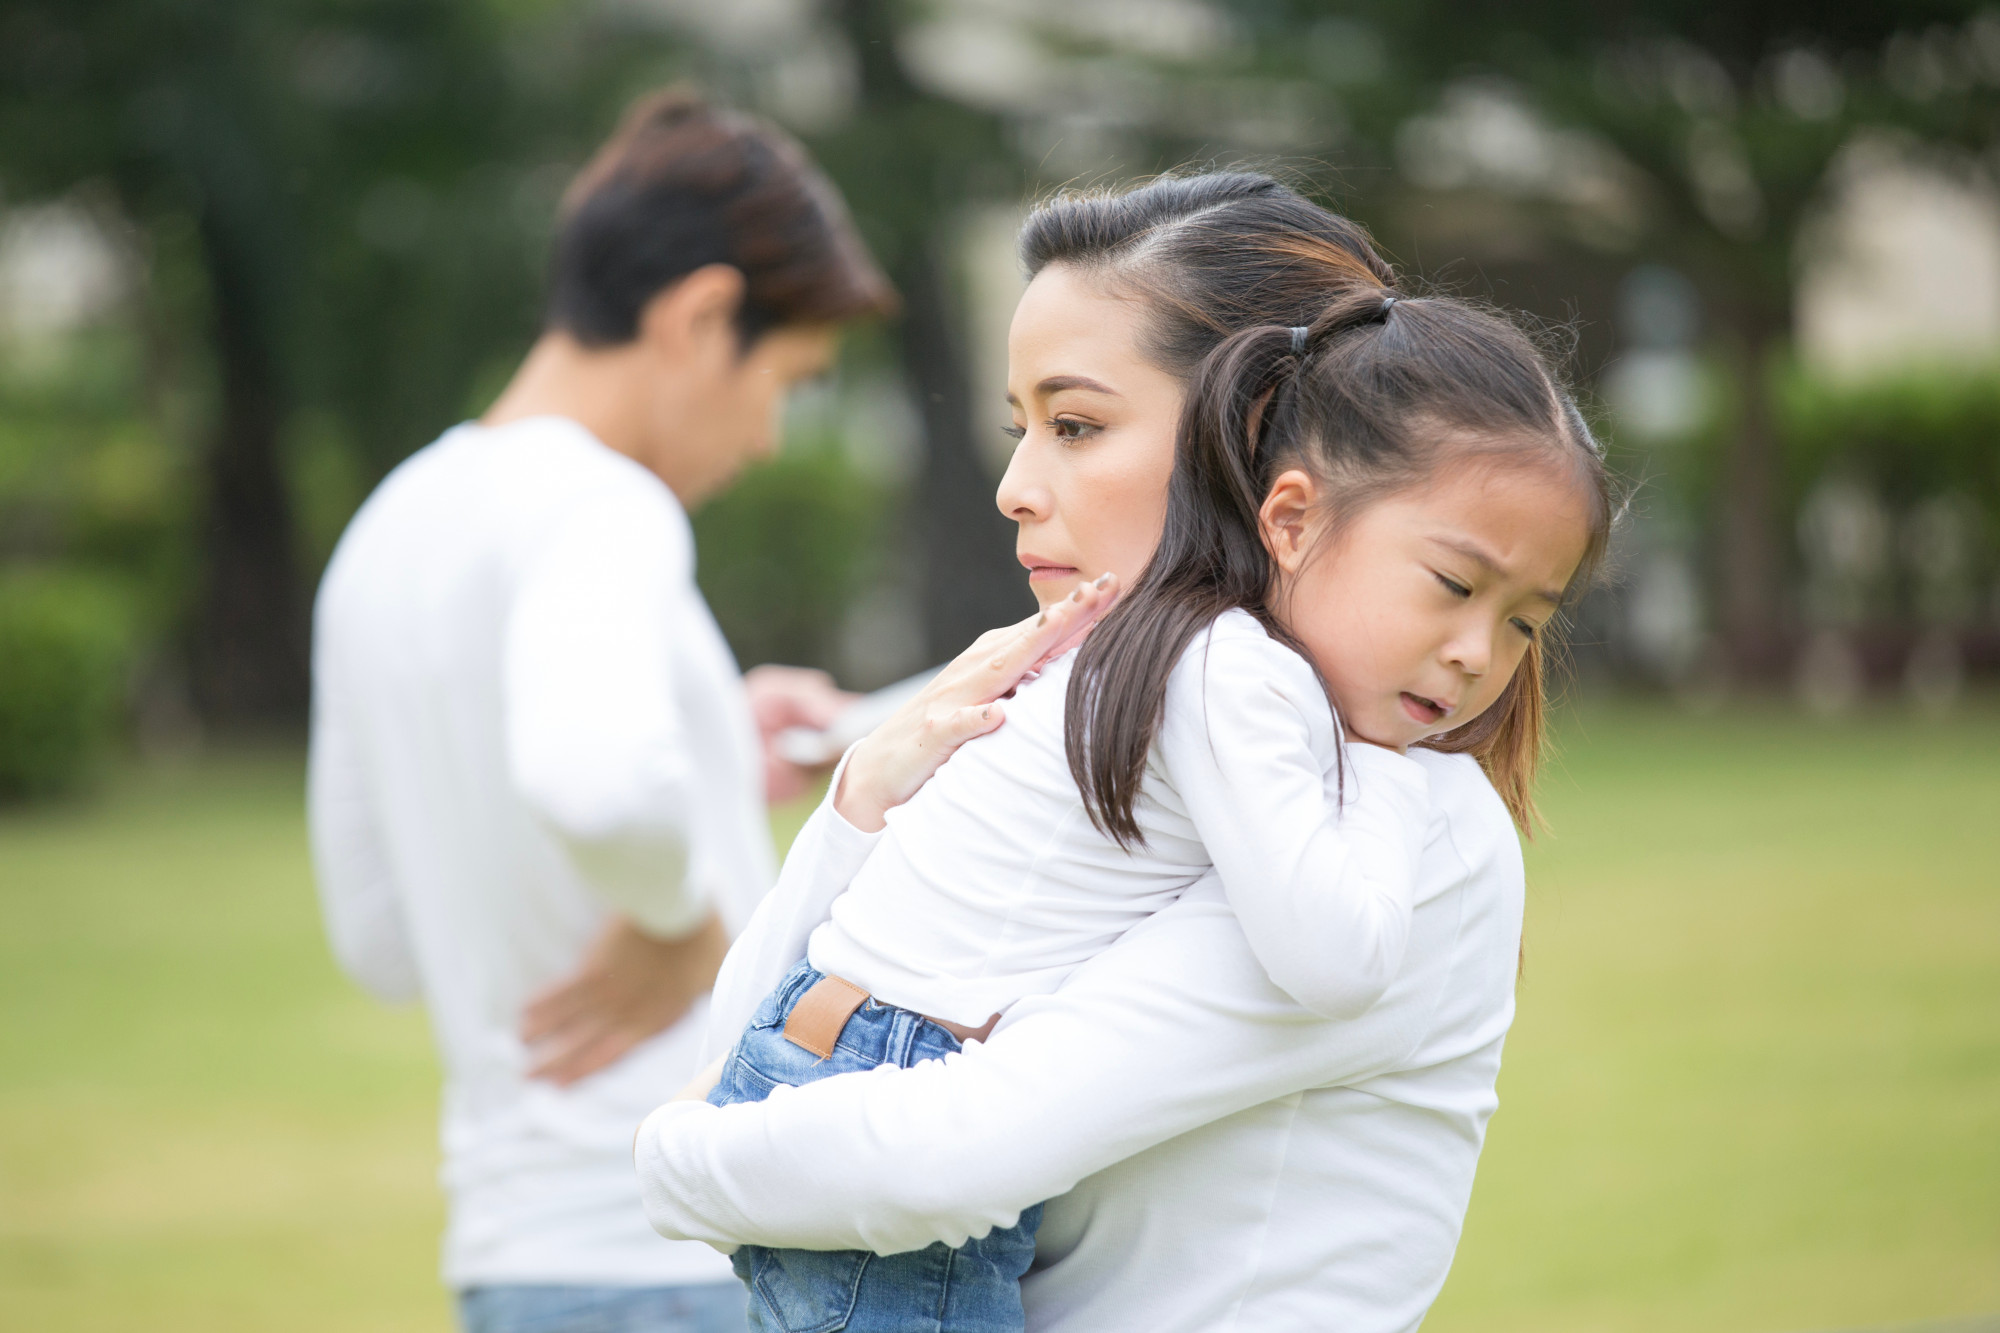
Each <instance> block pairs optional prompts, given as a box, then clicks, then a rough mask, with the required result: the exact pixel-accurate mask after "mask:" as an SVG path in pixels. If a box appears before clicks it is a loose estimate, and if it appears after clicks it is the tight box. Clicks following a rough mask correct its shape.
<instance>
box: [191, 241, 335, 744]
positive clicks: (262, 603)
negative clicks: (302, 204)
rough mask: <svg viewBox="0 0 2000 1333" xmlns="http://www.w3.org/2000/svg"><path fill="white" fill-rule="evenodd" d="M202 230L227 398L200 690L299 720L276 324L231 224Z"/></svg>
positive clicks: (201, 633)
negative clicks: (271, 324)
mask: <svg viewBox="0 0 2000 1333" xmlns="http://www.w3.org/2000/svg"><path fill="white" fill-rule="evenodd" d="M201 237H202V250H203V257H204V259H205V260H206V261H207V269H208V276H209V284H210V295H211V300H212V302H213V308H214V335H215V343H214V345H215V350H216V355H217V359H218V361H219V363H220V364H219V369H220V371H221V381H222V385H221V388H222V402H221V420H220V421H219V423H218V427H217V432H216V437H215V439H214V440H213V442H212V443H211V445H210V449H209V453H208V459H207V477H206V483H207V485H206V490H207V494H206V495H205V496H204V501H205V512H204V514H203V529H202V572H201V604H200V608H199V614H198V617H197V621H196V630H195V634H196V638H195V644H194V651H193V654H192V658H193V661H192V666H193V672H192V675H193V684H194V694H195V702H196V704H197V706H198V707H199V708H200V710H201V712H202V714H203V716H204V717H205V718H207V719H208V720H209V721H211V722H213V723H218V724H221V725H223V726H225V727H227V726H231V725H237V726H242V725H250V726H269V725H273V724H277V725H296V724H297V723H299V722H300V721H302V720H303V719H304V717H305V711H306V699H307V695H308V686H307V648H306V642H307V630H306V616H305V598H304V596H303V590H302V589H301V588H300V586H299V573H298V562H297V558H296V555H295V553H294V551H293V546H292V523H291V512H290V509H291V507H290V504H289V503H288V501H287V497H286V494H285V485H284V478H283V475H282V473H281V472H280V469H279V464H278V433H279V428H280V426H281V424H282V421H283V415H284V413H283V407H282V397H281V392H282V391H281V389H280V387H279V384H278V375H277V369H276V366H275V364H274V358H273V355H272V350H273V349H272V346H271V341H270V340H271V338H272V336H273V331H272V330H271V329H269V328H268V327H267V326H266V323H265V321H264V320H263V319H261V318H260V317H259V316H260V312H261V309H262V302H261V301H260V299H259V298H260V295H261V294H262V293H260V291H259V290H258V287H257V284H256V283H255V282H254V280H253V278H252V276H251V275H250V273H249V272H248V271H247V270H248V268H249V264H248V263H247V262H246V261H245V256H243V255H242V254H240V253H239V252H238V249H237V247H236V246H234V245H232V244H231V240H232V238H231V237H230V236H229V234H228V228H227V226H226V224H223V223H221V222H219V221H218V220H216V219H215V218H214V217H213V216H212V215H210V216H205V217H204V219H203V221H202V226H201Z"/></svg>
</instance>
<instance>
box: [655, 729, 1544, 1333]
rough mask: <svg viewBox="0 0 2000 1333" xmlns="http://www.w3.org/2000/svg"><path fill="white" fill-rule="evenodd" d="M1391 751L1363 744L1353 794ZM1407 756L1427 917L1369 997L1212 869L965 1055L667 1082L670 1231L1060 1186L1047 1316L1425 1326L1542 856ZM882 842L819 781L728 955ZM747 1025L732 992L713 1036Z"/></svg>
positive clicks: (1190, 1328) (947, 1209)
mask: <svg viewBox="0 0 2000 1333" xmlns="http://www.w3.org/2000/svg"><path fill="white" fill-rule="evenodd" d="M1010 725H1011V722H1010ZM1380 757H1383V756H1381V755H1380V752H1377V751H1373V750H1371V749H1369V748H1368V747H1356V748H1355V749H1354V750H1353V752H1352V767H1351V769H1350V771H1349V774H1348V782H1349V783H1350V784H1351V786H1352V788H1353V789H1354V790H1355V794H1356V797H1357V798H1358V799H1359V800H1362V801H1366V800H1367V799H1368V798H1369V794H1370V793H1371V792H1372V791H1376V790H1379V789H1380V787H1381V785H1382V784H1380V783H1378V782H1377V780H1376V779H1377V774H1376V773H1375V772H1373V771H1371V770H1372V766H1373V764H1374V761H1375V760H1377V759H1378V758H1380ZM1410 759H1411V761H1412V762H1415V763H1417V764H1420V765H1421V766H1422V767H1423V769H1424V770H1425V772H1426V774H1427V776H1428V779H1429V789H1430V794H1431V812H1430V815H1429V817H1428V819H1427V821H1426V822H1425V825H1424V831H1423V836H1422V853H1421V857H1420V860H1419V864H1418V868H1417V879H1416V891H1415V895H1414V902H1415V906H1414V911H1413V914H1412V922H1411V933H1410V941H1409V945H1408V948H1407V950H1406V951H1405V954H1404V958H1403V962H1402V966H1401V968H1400V970H1399V971H1398V973H1397V975H1396V977H1395V978H1394V980H1393V981H1392V983H1391V984H1390V986H1389V987H1388V989H1387V991H1386V992H1385V994H1384V995H1383V997H1382V998H1381V1000H1379V1001H1378V1002H1377V1003H1376V1004H1375V1005H1374V1006H1373V1007H1371V1008H1370V1009H1369V1010H1368V1011H1367V1012H1366V1013H1364V1014H1362V1015H1360V1016H1359V1017H1355V1018H1347V1019H1326V1018H1321V1017H1318V1016H1315V1015H1313V1014H1311V1013H1309V1012H1307V1011H1306V1010H1305V1009H1303V1008H1301V1007H1300V1006H1299V1005H1298V1004H1296V1003H1295V1002H1294V1001H1293V1000H1292V999H1291V998H1290V997H1289V996H1287V995H1286V994H1285V993H1284V992H1282V991H1281V990H1279V989H1278V988H1277V987H1276V986H1274V985H1273V984H1272V982H1271V979H1270V978H1269V977H1268V976H1267V974H1266V972H1265V970H1264V967H1263V965H1262V964H1261V963H1260V962H1259V961H1258V958H1257V955H1256V953H1255V951H1254V950H1253V949H1252V947H1251V945H1250V942H1249V940H1248V938H1247V937H1246V935H1245V933H1244V931H1243V929H1242V927H1241V924H1240V923H1239V921H1238V919H1237V916H1236V914H1235V913H1234V912H1233V911H1232V910H1231V907H1230V904H1229V901H1228V899H1227V898H1226V897H1225V895H1224V894H1223V893H1222V891H1221V889H1220V886H1219V885H1218V884H1217V883H1216V881H1215V880H1214V878H1213V877H1212V876H1211V877H1208V878H1205V879H1204V880H1203V881H1201V882H1200V883H1198V884H1197V885H1195V886H1194V887H1193V888H1191V889H1189V890H1188V891H1187V892H1186V893H1185V894H1183V895H1182V896H1181V897H1180V899H1179V900H1178V901H1176V902H1175V903H1173V904H1172V905H1171V906H1169V907H1167V908H1165V909H1164V910H1162V911H1161V912H1159V913H1157V914H1155V915H1154V916H1152V917H1150V918H1148V919H1147V920H1146V921H1144V922H1142V923H1141V924H1140V925H1139V926H1137V927H1135V928H1134V929H1133V930H1131V931H1130V932H1128V933H1127V934H1126V935H1125V936H1124V937H1123V938H1122V939H1120V940H1119V941H1118V942H1117V943H1115V944H1114V945H1112V947H1111V948H1109V949H1107V950H1105V951H1104V952H1103V953H1101V954H1099V955H1098V956H1096V957H1095V958H1093V959H1091V960H1090V961H1089V962H1087V963H1085V964H1083V965H1082V966H1081V967H1079V968H1077V969H1076V970H1075V971H1074V972H1073V973H1072V974H1071V975H1070V976H1069V977H1068V978H1067V980H1066V981H1065V982H1064V983H1063V985H1062V986H1061V987H1059V988H1058V989H1057V990H1056V991H1054V992H1053V993H1051V994H1048V995H1044V996H1035V997H1031V998H1029V999H1026V1000H1023V1001H1022V1002H1021V1003H1020V1004H1018V1005H1016V1006H1015V1007H1014V1008H1013V1009H1012V1010H1011V1011H1010V1012H1009V1013H1008V1015H1007V1016H1006V1017H1005V1018H1004V1019H1003V1020H1002V1022H1001V1023H1000V1025H999V1027H998V1028H997V1029H996V1031H995V1033H994V1035H993V1037H992V1038H991V1039H990V1040H989V1041H987V1042H985V1043H983V1044H982V1043H974V1044H971V1045H969V1046H968V1047H967V1048H966V1050H965V1051H964V1052H963V1053H962V1054H958V1055H954V1056H952V1057H950V1058H948V1059H947V1060H944V1061H941V1062H932V1063H927V1064H924V1065H920V1066H918V1067H916V1068H914V1069H909V1070H890V1069H881V1070H876V1071H873V1072H871V1073H867V1074H857V1075H845V1076H842V1077H839V1078H833V1079H827V1080H824V1081H822V1082H818V1083H813V1084H809V1085H807V1086H805V1087H799V1088H779V1089H777V1090H776V1091H774V1092H773V1094H772V1096H771V1097H770V1098H769V1099H768V1100H766V1101H763V1102H757V1103H744V1104H740V1105H735V1106H730V1107H726V1108H716V1107H711V1106H708V1105H706V1104H705V1103H699V1102H673V1103H668V1104H667V1105H664V1106H662V1107H661V1108H659V1109H658V1110H657V1111H655V1112H654V1113H653V1115H652V1116H651V1117H649V1118H648V1119H647V1121H646V1122H645V1124H644V1125H643V1126H642V1127H641V1129H640V1132H639V1135H638V1139H637V1144H636V1158H637V1163H638V1170H639V1177H640V1183H641V1189H642V1193H643V1195H644V1198H645V1201H646V1210H647V1214H648V1216H649V1217H650V1218H651V1220H652V1222H653V1225H654V1226H655V1227H656V1228H658V1229H659V1230H660V1231H661V1232H662V1234H664V1235H667V1236H671V1237H677V1238H694V1239H700V1240H706V1241H709V1242H711V1243H713V1244H716V1245H719V1246H725V1247H727V1246H734V1245H736V1244H743V1243H754V1244H763V1245H777V1246H797V1247H804V1248H815V1249H841V1248H859V1249H874V1250H877V1251H879V1252H882V1253H896V1252H900V1251H903V1250H909V1249H916V1248H921V1247H922V1246H925V1245H928V1244H931V1243H933V1242H937V1241H942V1242H944V1243H946V1244H958V1243H961V1242H962V1241H963V1240H964V1239H965V1238H966V1237H968V1236H973V1235H983V1234H984V1233H985V1232H986V1231H987V1230H988V1229H990V1228H992V1227H994V1226H1007V1225H1011V1224H1012V1223H1013V1222H1014V1221H1015V1220H1016V1219H1017V1218H1018V1216H1019V1213H1020V1210H1021V1209H1023V1208H1025V1207H1026V1206H1028V1205H1029V1204H1032V1203H1035V1202H1037V1201H1041V1200H1048V1201H1049V1202H1048V1207H1047V1210H1046V1212H1045V1214H1044V1217H1043V1221H1042V1226H1041V1231H1040V1235H1039V1240H1038V1257H1037V1260H1036V1265H1035V1268H1034V1270H1033V1271H1032V1272H1031V1273H1030V1274H1029V1275H1028V1277H1027V1278H1026V1279H1025V1280H1024V1282H1023V1288H1022V1289H1023V1296H1024V1298H1025V1300H1026V1304H1027V1312H1028V1327H1029V1328H1030V1329H1031V1330H1034V1331H1035V1333H1101V1331H1102V1330H1105V1329H1127V1328H1131V1329H1140V1328H1143V1329H1147V1330H1149V1331H1157V1333H1216V1331H1218V1330H1240V1331H1242V1333H1251V1331H1253V1330H1254V1331H1256V1333H1267V1331H1271V1330H1278V1331H1281V1333H1282V1331H1292V1330H1296V1331H1297V1333H1307V1331H1312V1333H1318V1331H1319V1330H1325V1329H1340V1330H1342V1333H1408V1331H1409V1330H1414V1329H1415V1328H1416V1327H1417V1326H1418V1324H1419V1323H1421V1322H1422V1319H1423V1316H1424V1313H1425V1311H1426V1310H1428V1309H1429V1307H1430V1304H1431V1302H1432V1300H1434V1299H1435V1297H1436V1295H1437V1292H1438V1290H1439V1288H1440V1287H1441V1286H1442V1284H1443V1282H1444V1277H1445V1273H1446V1271H1447V1270H1448V1268H1449V1266H1450V1262H1451V1256H1452V1252H1453V1250H1454V1248H1455V1247H1456V1245H1457V1241H1458V1236H1459V1232H1460V1229H1461V1227H1462V1225H1463V1221H1464V1217H1465V1209H1466V1204H1467V1201H1468V1199H1469V1197H1470V1194H1471V1189H1472V1179H1473V1172H1474V1169H1475V1167H1476V1165H1477V1162H1478V1157H1479V1151H1480V1147H1481V1144H1482V1143H1483V1141H1484V1136H1485V1129H1486V1124H1487V1121H1488V1119H1489V1117H1490V1116H1491V1114H1492V1112H1493V1109H1494V1107H1495V1105H1496V1098H1495V1093H1494V1086H1495V1080H1496V1079H1497V1077H1498V1074H1499V1066H1500V1054H1501V1046H1502V1042H1503V1040H1504V1038H1505V1036H1506V1033H1507V1029H1508V1027H1509V1025H1510V1024H1511V1022H1512V1020H1513V1013H1514V998H1513V996H1514V989H1513V988H1514V974H1515V965H1516V958H1517V955H1518V952H1519V948H1520V939H1521V911H1522V897H1523V877H1522V867H1521V854H1520V847H1519V844H1518V842H1517V841H1516V838H1515V834H1514V830H1513V826H1512V824H1511V822H1510V821H1509V819H1508V816H1507V812H1506V809H1505V808H1504V806H1502V804H1501V802H1500V799H1499V797H1498V796H1497V795H1496V794H1495V792H1494V791H1493V788H1492V786H1491V785H1490V784H1489V783H1488V782H1487V780H1486V778H1485V775H1484V774H1482V773H1481V772H1480V771H1479V768H1478V765H1477V764H1475V763H1474V762H1473V761H1472V760H1471V759H1469V758H1467V757H1465V756H1462V755H1461V756H1452V755H1441V754H1436V753H1432V752H1427V751H1411V753H1410ZM1328 781H1329V784H1330V783H1331V776H1330V775H1329V778H1328ZM870 844H871V839H870V837H869V835H865V834H862V833H860V832H858V831H856V830H855V829H853V828H852V827H851V826H850V825H847V824H846V823H845V821H843V820H841V819H840V817H839V816H838V814H837V813H835V812H834V811H833V810H832V808H831V805H830V803H829V804H826V805H822V807H821V808H820V810H819V811H818V812H817V813H816V814H815V815H814V817H813V818H812V819H811V820H810V821H808V823H807V825H806V827H805V829H804V830H803V831H802V832H801V834H800V836H799V839H798V842H797V843H796V844H795V845H794V850H793V853H792V856H791V857H790V858H789V859H788V860H787V862H786V866H785V869H784V871H783V873H782V875H781V877H780V881H779V886H778V888H777V889H776V890H774V891H773V893H772V895H771V897H770V898H769V899H767V900H766V902H765V904H764V906H763V907H762V908H760V909H759V918H758V919H759V923H760V924H761V926H762V927H763V929H762V931H757V930H755V929H754V928H753V933H752V934H751V935H750V936H746V940H745V943H746V944H749V945H751V946H752V949H747V950H745V951H744V952H742V953H741V954H732V956H731V960H730V962H731V965H734V966H737V967H738V968H740V969H741V970H742V971H744V972H746V973H747V972H750V971H754V970H756V969H757V968H758V967H759V966H761V965H762V963H763V959H762V957H761V956H760V955H759V954H757V953H756V952H754V946H755V943H756V940H757V938H758V937H759V936H760V935H761V936H762V937H763V938H765V939H766V940H767V942H768V941H772V940H781V938H782V937H783V936H784V935H785V934H786V933H787V932H790V933H791V934H793V935H795V936H796V935H798V933H799V932H800V931H801V930H802V929H809V928H810V926H811V924H812V919H813V918H814V917H815V915H816V914H817V915H823V914H824V911H825V906H826V904H827V902H829V901H830V900H831V897H832V896H833V895H834V894H835V893H837V892H838V890H839V887H840V886H841V885H842V884H843V883H844V882H845V881H846V879H847V878H848V877H849V876H851V875H852V874H853V873H854V871H855V869H856V868H857V867H858V866H859V864H860V863H861V862H862V860H863V859H865V857H866V856H867V854H868V852H869V850H870ZM782 953H783V949H782V947H781V945H780V946H779V947H776V948H775V949H774V951H773V956H779V955H782ZM745 988H746V989H754V988H755V983H754V982H752V983H751V984H750V985H749V986H747V987H745ZM738 1026H740V1020H738V1019H736V1018H734V1017H728V1016H724V1015H723V1014H721V1013H720V1012H718V1014H717V1019H716V1027H717V1028H719V1029H721V1030H722V1032H723V1034H724V1036H723V1039H724V1040H727V1039H729V1038H730V1037H732V1036H733V1034H734V1032H735V1031H736V1029H737V1027H738ZM716 1037H717V1034H716V1032H715V1031H714V1030H712V1031H711V1042H712V1043H713V1042H715V1041H716Z"/></svg>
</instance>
